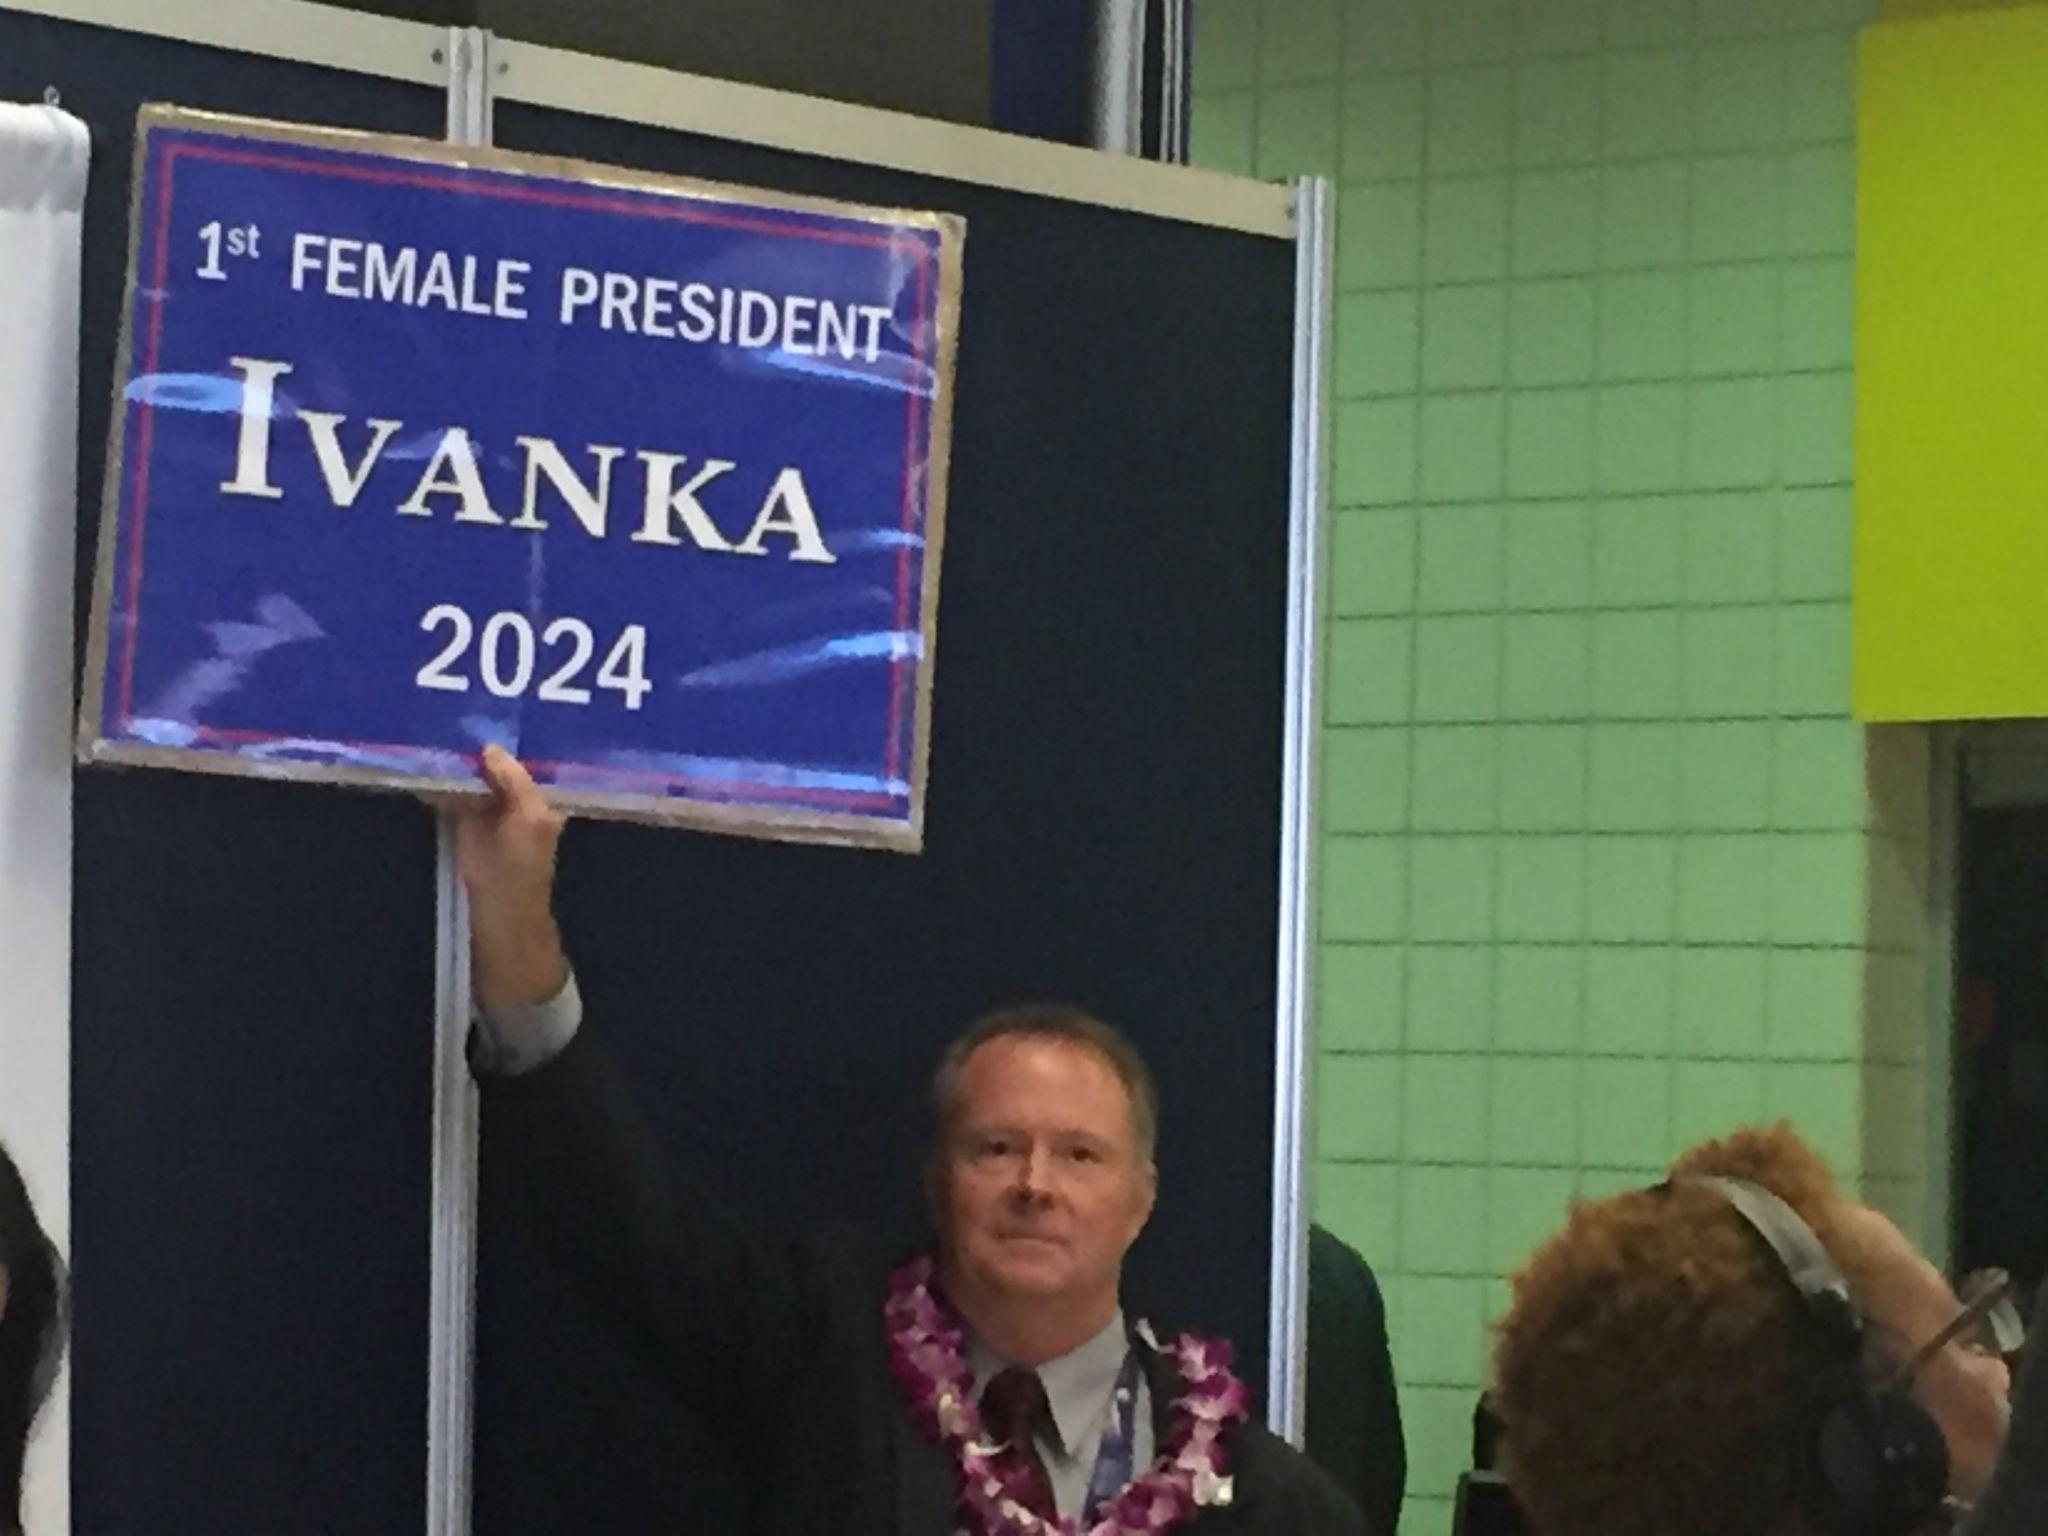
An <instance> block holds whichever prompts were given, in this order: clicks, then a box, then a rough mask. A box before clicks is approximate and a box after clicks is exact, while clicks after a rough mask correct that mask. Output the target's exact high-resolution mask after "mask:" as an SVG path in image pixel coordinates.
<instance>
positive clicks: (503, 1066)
mask: <svg viewBox="0 0 2048 1536" xmlns="http://www.w3.org/2000/svg"><path fill="white" fill-rule="evenodd" d="M582 1023H583V996H582V994H581V993H580V992H578V991H577V990H576V973H575V972H574V971H571V972H570V973H569V974H568V977H567V978H566V979H565V980H564V981H563V982H562V990H561V991H559V992H557V993H556V994H555V995H554V996H553V997H551V998H549V999H548V1000H547V1001H546V1002H541V1003H528V1004H527V1005H525V1006H524V1007H521V1008H505V1009H501V1010H499V1011H498V1012H496V1013H485V1014H481V1015H479V1016H478V1019H477V1031H476V1066H477V1068H478V1069H479V1070H480V1071H484V1072H492V1073H496V1074H498V1075H500V1076H503V1077H518V1076H519V1075H520V1074H522V1073H525V1072H531V1071H534V1070H535V1069H536V1068H539V1067H544V1066H546V1065H547V1064H548V1063H549V1062H551V1061H553V1060H554V1059H555V1058H556V1057H557V1056H559V1055H561V1054H562V1052H563V1051H564V1050H566V1049H567V1048H568V1045H569V1042H570V1041H571V1040H573V1039H575V1038H576V1031H577V1029H578V1028H579V1027H580V1026H581V1025H582Z"/></svg>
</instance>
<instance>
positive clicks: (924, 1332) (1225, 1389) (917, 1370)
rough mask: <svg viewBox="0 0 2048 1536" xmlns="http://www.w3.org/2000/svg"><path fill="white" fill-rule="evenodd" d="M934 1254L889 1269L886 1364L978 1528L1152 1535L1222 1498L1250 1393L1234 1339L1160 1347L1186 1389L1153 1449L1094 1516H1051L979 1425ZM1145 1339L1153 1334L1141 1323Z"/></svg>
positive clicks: (988, 1532)
mask: <svg viewBox="0 0 2048 1536" xmlns="http://www.w3.org/2000/svg"><path fill="white" fill-rule="evenodd" d="M931 1282H932V1261H931V1260H930V1258H928V1257H926V1258H919V1259H915V1260H913V1261H912V1262H910V1263H909V1264H906V1265H904V1266H903V1268H901V1269H899V1270H897V1271H896V1272H895V1273H894V1274H892V1275H891V1276H890V1277H889V1294H888V1299H887V1301H886V1302H885V1303H884V1305H883V1309H882V1315H883V1319H884V1321H885V1323H886V1324H887V1327H888V1333H889V1368H890V1370H891V1371H893V1372H894V1373H895V1376H896V1380H897V1383H898V1385H899V1386H901V1387H902V1389H903V1393H904V1396H905V1398H906V1399H907V1400H908V1403H909V1406H910V1409H911V1412H912V1414H913V1416H914V1417H915V1418H916V1420H917V1424H918V1427H919V1428H920V1429H922V1430H923V1431H924V1432H925V1434H926V1435H928V1436H929V1437H930V1438H932V1439H933V1440H936V1441H937V1442H939V1444H941V1445H943V1446H944V1447H945V1448H946V1449H947V1450H948V1451H950V1452H951V1453H952V1455H953V1461H954V1465H955V1466H956V1467H957V1468H958V1471H959V1509H960V1513H961V1515H962V1517H963V1518H964V1520H965V1522H966V1525H967V1529H968V1530H969V1531H970V1532H974V1533H976V1536H1158V1533H1160V1532H1163V1531H1167V1530H1171V1529H1172V1528H1173V1527H1174V1526H1176V1525H1178V1524H1180V1522H1181V1521H1183V1520H1186V1519H1189V1518H1191V1517H1193V1516H1194V1515H1195V1514H1196V1513H1197V1512H1198V1511H1200V1510H1202V1509H1204V1508H1206V1507H1208V1506H1211V1505H1224V1504H1228V1503H1229V1502H1230V1500H1231V1494H1232V1486H1231V1478H1230V1475H1229V1474H1228V1473H1227V1472H1225V1471H1224V1447H1223V1441H1224V1438H1225V1436H1226V1434H1227V1433H1228V1431H1229V1430H1230V1429H1232V1428H1233V1427H1234V1426H1236V1425H1238V1424H1241V1423H1242V1422H1244V1418H1245V1414H1246V1411H1247V1408H1248V1405H1249V1401H1250V1399H1249V1395H1248V1394H1247V1392H1246V1391H1245V1385H1244V1383H1243V1382H1242V1381H1240V1380H1238V1378H1237V1377H1236V1376H1234V1375H1232V1374H1231V1371H1230V1346H1229V1345H1228V1344H1226V1343H1224V1342H1223V1341H1221V1340H1219V1339H1203V1338H1198V1337H1196V1336H1195V1335H1194V1334H1182V1335H1181V1336H1180V1337H1179V1338H1177V1339H1175V1340H1174V1341H1173V1343H1172V1344H1171V1345H1170V1346H1167V1347H1166V1352H1167V1353H1168V1354H1170V1355H1171V1357H1172V1359H1173V1363H1174V1365H1175V1366H1176V1367H1177V1368H1178V1369H1179V1372H1180V1376H1181V1379H1182V1381H1183V1382H1184V1383H1185V1384H1186V1388H1187V1390H1186V1391H1185V1392H1184V1393H1183V1394H1182V1395H1181V1396H1180V1397H1177V1398H1175V1399H1174V1400H1173V1404H1172V1410H1173V1411H1172V1418H1171V1421H1170V1422H1169V1424H1168V1427H1167V1431H1166V1434H1165V1436H1164V1439H1163V1442H1162V1444H1161V1445H1160V1447H1159V1455H1158V1457H1157V1459H1155V1460H1154V1461H1153V1463H1152V1465H1151V1466H1150V1467H1148V1468H1147V1469H1146V1470H1145V1471H1144V1472H1143V1473H1142V1474H1141V1475H1140V1476H1138V1477H1136V1478H1134V1479H1132V1481H1131V1482H1130V1483H1128V1484H1127V1485H1126V1486H1125V1487H1124V1490H1123V1492H1121V1493H1120V1494H1118V1495H1117V1496H1116V1497H1115V1498H1114V1499H1111V1500H1110V1501H1109V1502H1108V1503H1107V1504H1105V1505H1104V1506H1102V1508H1101V1509H1100V1510H1098V1511H1097V1512H1096V1518H1095V1521H1094V1523H1093V1524H1091V1525H1088V1526H1086V1527H1082V1526H1080V1525H1078V1524H1077V1523H1076V1522H1075V1521H1074V1520H1073V1519H1072V1518H1071V1517H1068V1516H1061V1517H1060V1519H1059V1520H1058V1521H1057V1522H1052V1521H1047V1520H1045V1519H1044V1518H1042V1517H1041V1516H1039V1515H1037V1514H1035V1513H1033V1512H1032V1511H1031V1510H1029V1509H1027V1508H1025V1506H1024V1504H1023V1502H1022V1499H1021V1497H1020V1490H1019V1489H1018V1487H1017V1473H1016V1472H1015V1471H1014V1470H1013V1469H1012V1468H1011V1467H1009V1466H1008V1465H1005V1464H1002V1463H999V1462H998V1460H997V1456H998V1454H999V1453H1000V1452H1001V1450H1002V1447H1001V1446H1000V1445H992V1444H990V1443H989V1441H988V1439H987V1437H986V1436H985V1435H984V1434H983V1432H982V1426H981V1413H980V1410H979V1409H978V1408H977V1407H976V1405H975V1401H974V1378H973V1375H972V1373H971V1372H970V1371H969V1370H968V1368H967V1358H966V1352H965V1348H964V1344H963V1340H962V1333H961V1326H960V1322H959V1320H958V1319H957V1318H956V1317H954V1316H953V1314H952V1312H951V1311H950V1310H949V1309H948V1308H947V1306H946V1305H945V1303H944V1302H943V1301H941V1300H940V1299H939V1297H938V1296H937V1295H936V1294H934V1292H933V1289H932V1283H931ZM1139 1327H1140V1332H1141V1334H1142V1335H1143V1336H1144V1337H1145V1339H1146V1340H1147V1342H1148V1343H1154V1344H1155V1347H1156V1341H1155V1340H1153V1339H1152V1337H1151V1335H1150V1333H1149V1332H1147V1331H1145V1329H1144V1325H1142V1324H1140V1325H1139Z"/></svg>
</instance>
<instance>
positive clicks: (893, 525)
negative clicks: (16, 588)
mask: <svg viewBox="0 0 2048 1536" xmlns="http://www.w3.org/2000/svg"><path fill="white" fill-rule="evenodd" d="M139 141H140V151H139V154H138V157H137V171H136V188H135V205H134V219H133V229H134V234H133V239H132V244H131V249H130V275H129V296H128V308H127V314H126V328H125V334H124V340H123V346H122V360H121V364H120V369H119V376H118V379H117V390H118V399H117V400H116V409H115V412H114V427H113V433H112V447H111V453H110V462H109V470H108V491H107V498H106V506H105V511H104V514H103V519H104V520H103V525H102V529H101V537H100V547H99V556H100V559H99V571H98V585H97V588H96V592H95V600H94V617H93V629H92V652H91V656H90V659H89V671H88V679H87V690H86V700H85V705H84V712H83V719H82V721H81V729H80V752H81V756H83V757H84V758H86V759H88V760H92V761H116V762H131V763H144V764H155V765H162V766H171V767H178V768H188V769H200V770H206V771H216V772H228V773H244V774H262V775H265V776H283V777H293V778H310V779H318V780H324V781H330V782H347V783H371V784H383V785H390V786H404V787H436V788H445V787H449V786H450V785H454V784H473V783H474V778H475V763H476V758H477V755H478V754H479V753H480V752H481V751H482V749H483V747H484V746H485V745H487V744H489V743H491V742H497V743H500V744H502V745H504V746H505V747H507V748H509V749H510V750H512V751H514V752H515V753H517V754H518V755H519V756H520V757H521V758H522V759H524V760H525V761H526V762H527V764H528V765H529V766H530V767H531V768H532V769H533V770H534V772H535V774H536V776H537V777H539V778H540V779H541V780H542V781H543V782H544V783H547V784H549V785H550V786H552V790H553V793H554V794H555V797H556V798H557V799H558V800H559V801H560V802H561V803H564V804H566V805H568V806H571V807H575V808H580V809H584V810H587V811H593V812H597V813H603V814H616V815H628V816H646V817H655V818H660V819H673V820H678V821H684V822H690V823H694V824H701V825H712V826H719V827H725V828H730V829H735V830H741V831H747V832H754V833H759V834H763V835H771V836H783V837H800V838H817V839H826V840H849V841H858V842H869V843H876V844H881V845H885V846H891V847H899V848H915V847H916V846H918V843H919V840H920V838H921V835H922V806H923V790H924V774H925V760H926V744H927V740H928V735H929V730H930V719H929V715H930V698H931V686H930V685H931V669H932V664H933V640H934V633H935V619H936V614H937V603H938V584H939V555H940V545H941V538H940V535H941V531H942V527H943V514H944V505H945V484H946V464H947V444H948V427H949V422H950V416H951V409H952V378H953V354H954V346H955V340H956V336H957V332H958V317H959V295H960V250H961V242H962V240H963V238H964V226H963V224H962V223H961V221H960V220H958V219H957V218H954V217H952V216H949V215H944V214H936V213H916V212H905V211H900V210H885V209H874V208H863V207H856V206H851V205H842V204H834V203H826V202H822V201H815V200H803V199H796V198H789V197H783V196H780V195H777V194H774V193H763V192H755V191H751V190H745V189H737V188H730V187H714V186H708V185H704V184H698V183H691V182H684V181H678V180H675V179H673V178H660V177H649V176H640V175H637V174H635V173H631V172H626V171H618V170H610V169H606V168H604V167H599V166H590V165H582V164H572V163H568V162H563V161H559V160H550V159H545V158H542V157H538V156H524V155H512V154H504V153H498V152H493V151H488V150H469V149H457V148H454V147H451V146H446V145H439V144H431V143H425V142H419V141H414V140H404V139H390V138H381V137H379V138H373V137H368V136H362V135H353V134H344V133H337V132H332V131H327V130H319V129H305V128H297V127H290V126H285V125H279V124H265V123H252V122H246V121H240V120H236V119H227V118H219V117H212V116H206V115H201V114H197V113H189V112H183V111H178V110H175V109H169V108H155V107H152V108H146V109H144V112H143V114H142V121H141V132H140V134H139Z"/></svg>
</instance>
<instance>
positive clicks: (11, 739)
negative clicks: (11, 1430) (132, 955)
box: [0, 102, 90, 1536]
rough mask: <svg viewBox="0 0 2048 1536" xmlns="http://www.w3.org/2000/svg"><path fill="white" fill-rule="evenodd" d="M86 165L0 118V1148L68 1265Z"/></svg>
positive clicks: (53, 1466) (46, 1471)
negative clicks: (75, 564) (74, 668)
mask: <svg viewBox="0 0 2048 1536" xmlns="http://www.w3.org/2000/svg"><path fill="white" fill-rule="evenodd" d="M89 147H90V146H89V142H88V139H87V135H86V130H85V125H84V124H83V123H81V122H79V121H78V119H77V118H75V117H71V116H69V115H68V114H66V113H63V112H60V111H58V110H57V109H56V108H54V107H46V106H17V105H13V104H10V103H6V102H0V977H4V978H5V1000H4V1002H0V1141H5V1142H6V1144H7V1146H8V1148H9V1150H10V1151H11V1152H12V1153H13V1155H14V1158H15V1161H16V1162H18V1163H19V1164H21V1168H22V1173H23V1175H24V1176H25V1177H26V1178H27V1180H28V1186H29V1192H30V1195H31V1197H32V1198H33V1199H34V1200H35V1203H36V1210H37V1213H38V1214H39V1215H40V1216H41V1218H42V1222H43V1225H44V1227H45V1228H46V1229H47V1230H48V1231H49V1233H50V1235H51V1237H52V1238H54V1239H55V1240H56V1242H57V1245H58V1246H59V1248H60V1249H62V1250H63V1252H64V1253H66V1254H67V1255H68V1254H69V1253H70V1252H71V1231H70V1227H71V1223H70V1188H69V1175H68V1169H69V1155H70V1145H71V1136H70V1124H71V1111H70V1093H71V1089H70V1083H71V1017H70V966H71V757H70V739H71V722H70V716H71V590H72V588H71V572H72V538H73V529H74V526H75V521H76V502H77V483H76V482H77V455H78V303H79V298H78V290H79V237H80V229H81V224H82V222H83V214H84V203H85V176H86V161H87V156H88V151H89ZM68 1374H69V1373H68V1372H67V1373H66V1375H67V1376H68ZM68 1403H69V1390H68V1384H67V1383H66V1381H65V1380H63V1379H60V1381H59V1383H58V1388H57V1392H56V1394H55V1396H54V1397H53V1398H52V1399H51V1401H50V1402H49V1403H48V1404H47V1405H46V1406H45V1408H44V1410H43V1416H42V1419H41V1421H40V1424H39V1428H38V1432H37V1436H36V1440H35V1444H34V1446H33V1448H32V1450H31V1453H30V1460H29V1468H28V1488H27V1497H26V1499H25V1501H24V1505H23V1509H22V1514H23V1516H24V1518H25V1521H26V1529H27V1532H28V1536H63V1533H64V1532H66V1531H68V1530H69V1529H70V1482H69V1476H68V1461H69V1454H70V1453H69V1440H70V1436H69V1433H68V1422H67V1421H68V1417H69V1414H68Z"/></svg>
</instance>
